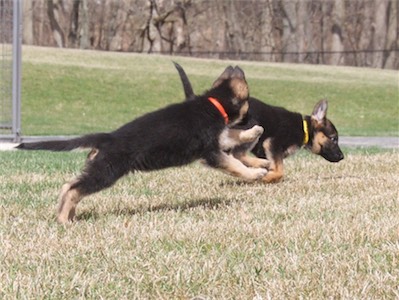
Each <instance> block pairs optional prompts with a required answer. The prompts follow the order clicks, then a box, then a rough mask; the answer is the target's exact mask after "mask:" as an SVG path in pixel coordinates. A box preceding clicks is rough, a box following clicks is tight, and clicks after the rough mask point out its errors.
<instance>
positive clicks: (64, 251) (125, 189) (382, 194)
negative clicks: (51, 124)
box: [0, 148, 399, 299]
mask: <svg viewBox="0 0 399 300" xmlns="http://www.w3.org/2000/svg"><path fill="white" fill-rule="evenodd" d="M344 152H345V154H346V158H345V160H343V161H341V162H340V163H337V164H332V163H328V162H327V161H325V160H323V159H322V158H320V157H316V156H314V155H312V154H310V153H308V152H306V151H301V152H299V153H298V155H295V156H292V157H290V158H288V159H286V162H285V172H286V178H285V181H284V182H281V183H279V184H272V185H264V184H261V183H253V184H248V183H243V182H240V181H239V180H238V179H235V178H232V177H229V176H227V175H224V174H223V173H221V172H218V171H216V170H213V169H209V168H207V167H205V166H203V165H201V164H200V163H194V164H192V165H189V166H186V167H182V168H171V169H166V170H162V171H157V172H149V173H146V172H138V173H136V174H132V175H129V176H127V177H125V178H123V179H122V180H120V181H118V182H117V184H116V185H115V186H114V187H112V188H111V189H108V190H104V191H102V192H100V193H98V194H95V195H92V196H90V197H87V198H85V199H84V200H83V201H82V203H81V204H80V206H79V207H78V211H77V216H78V221H77V222H76V223H75V224H73V225H72V226H68V227H63V226H60V225H57V224H56V222H55V210H56V206H57V195H58V192H59V190H60V188H61V186H62V184H63V183H65V182H66V181H69V180H71V179H72V178H73V177H74V176H76V175H77V174H79V171H80V169H81V167H82V165H83V162H84V159H85V153H84V152H71V153H49V152H22V151H21V152H17V151H13V152H0V161H1V165H0V167H1V172H0V190H1V193H0V204H1V205H0V243H1V250H0V261H1V267H0V277H1V288H0V298H1V299H77V298H89V299H99V298H104V299H191V298H193V297H195V296H203V297H204V298H205V299H254V298H255V297H258V298H257V299H260V298H262V299H268V298H272V299H282V298H283V299H298V298H306V299H310V298H311V299H325V298H350V299H363V298H373V299H394V298H396V297H397V296H398V289H397V288H398V282H399V265H398V262H399V259H398V247H399V244H398V243H399V242H398V228H399V221H398V198H397V197H398V194H397V191H398V189H397V186H398V176H399V174H398V170H399V160H398V155H399V153H398V152H397V151H392V150H377V149H372V150H369V149H356V150H353V149H349V148H348V149H344Z"/></svg>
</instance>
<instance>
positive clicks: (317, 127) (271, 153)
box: [175, 63, 344, 181]
mask: <svg viewBox="0 0 399 300" xmlns="http://www.w3.org/2000/svg"><path fill="white" fill-rule="evenodd" d="M175 67H176V68H177V70H178V72H179V75H180V79H181V81H182V84H183V89H184V91H185V94H186V98H187V99H188V100H193V99H195V95H194V93H193V89H192V86H191V83H190V81H189V79H188V77H187V75H186V73H185V72H184V70H183V68H182V67H181V66H180V65H178V64H177V63H175ZM248 103H249V110H248V114H247V116H246V118H245V119H244V120H243V121H242V122H241V123H240V124H237V125H236V126H233V127H232V128H233V129H247V128H249V127H252V126H253V125H254V124H257V125H260V126H262V127H263V128H264V132H263V134H262V135H261V136H260V138H259V141H258V143H257V144H256V145H255V146H253V148H252V149H249V148H245V147H246V146H248V145H250V144H247V145H239V146H237V147H236V148H235V149H233V150H232V152H233V154H235V155H236V156H237V157H242V156H244V154H245V152H246V151H249V150H251V151H252V153H253V154H254V155H255V156H257V157H259V158H266V159H269V160H270V161H271V171H274V168H276V164H279V165H280V166H281V172H282V160H283V158H285V157H286V156H288V155H289V154H291V151H293V150H295V149H298V148H300V147H302V146H304V147H305V148H307V149H309V150H311V151H312V152H313V153H315V154H318V155H321V156H322V157H324V158H325V159H326V160H328V161H330V162H338V161H340V160H342V159H343V158H344V156H343V153H342V151H341V149H340V148H339V146H338V132H337V130H336V128H335V126H334V125H333V124H332V122H331V121H330V120H328V119H327V118H326V117H325V114H326V111H327V101H325V100H322V101H320V102H319V103H318V104H317V105H316V106H315V110H314V112H313V113H312V115H306V116H302V115H301V114H299V113H296V112H291V111H288V110H286V109H285V108H282V107H277V106H272V105H268V104H266V103H264V102H262V101H260V100H258V99H256V98H253V97H249V99H248ZM320 116H321V117H320ZM303 120H306V122H307V124H308V129H309V141H308V142H307V143H306V144H305V145H304V143H303V141H304V136H305V133H304V128H303ZM317 133H323V134H324V135H325V136H326V139H323V142H322V144H321V145H318V143H320V141H316V139H315V137H316V136H317ZM265 141H268V143H267V145H265ZM319 146H320V147H319ZM279 172H280V171H279ZM269 175H271V174H269ZM281 176H282V173H281ZM279 179H280V178H278V179H275V178H272V176H270V177H269V178H268V175H267V176H266V178H265V181H278V180H279Z"/></svg>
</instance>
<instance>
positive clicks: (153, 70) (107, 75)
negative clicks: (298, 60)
mask: <svg viewBox="0 0 399 300" xmlns="http://www.w3.org/2000/svg"><path fill="white" fill-rule="evenodd" d="M172 60H176V61H177V62H179V63H180V64H181V65H182V66H183V67H184V68H185V69H186V71H187V74H188V75H189V77H190V79H191V81H192V83H193V86H194V88H195V91H196V92H197V93H201V92H202V91H204V90H206V89H208V88H210V86H211V84H212V82H213V81H214V80H215V79H216V78H217V76H218V75H219V74H220V73H221V72H222V71H223V70H224V68H225V67H226V66H227V65H229V64H234V65H235V64H239V65H240V66H241V67H242V68H243V69H244V71H245V72H246V77H247V80H248V83H249V87H250V92H251V95H252V96H254V97H257V98H260V99H261V100H263V101H266V102H268V103H270V104H275V105H279V106H284V107H286V108H288V109H290V110H293V111H298V112H300V113H302V114H310V113H311V112H312V109H313V106H314V105H315V103H316V102H317V101H318V100H319V99H321V98H327V99H328V100H329V102H330V107H329V113H328V115H329V117H330V119H331V120H332V121H333V122H334V124H335V125H336V126H337V128H338V130H339V132H340V134H341V135H352V136H353V135H358V136H373V135H374V136H399V118H398V116H399V90H398V80H399V73H398V71H394V70H377V69H366V68H349V67H331V66H320V65H318V66H315V65H290V64H270V63H261V62H242V61H240V62H234V61H233V62H232V61H218V60H200V59H192V58H181V57H168V56H157V55H141V54H127V53H110V52H95V51H78V50H66V49H65V50H62V49H54V48H38V47H24V49H23V78H22V87H23V90H22V133H23V135H48V134H50V135H68V134H82V133H87V132H95V131H110V130H113V129H116V128H117V127H119V126H120V125H122V124H124V123H126V122H128V121H130V120H132V119H133V118H135V117H137V116H139V115H141V114H143V113H145V112H148V111H152V110H154V109H157V108H160V107H163V106H165V105H168V104H171V103H175V102H179V101H182V99H183V90H182V87H181V83H180V79H179V77H178V75H177V72H176V70H175V68H174V66H173V64H172Z"/></svg>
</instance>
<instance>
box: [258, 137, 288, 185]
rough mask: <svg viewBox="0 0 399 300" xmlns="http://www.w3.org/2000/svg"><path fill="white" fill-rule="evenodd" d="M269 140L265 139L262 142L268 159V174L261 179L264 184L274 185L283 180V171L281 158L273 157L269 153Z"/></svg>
mask: <svg viewBox="0 0 399 300" xmlns="http://www.w3.org/2000/svg"><path fill="white" fill-rule="evenodd" d="M270 147H271V140H270V139H266V140H265V141H264V142H263V149H264V150H265V153H266V157H268V158H270V165H269V168H268V170H269V172H268V173H267V174H266V176H264V177H263V178H262V180H263V181H264V182H266V183H274V182H279V181H280V180H281V178H283V174H284V170H283V157H274V159H272V157H273V155H272V153H271V151H270Z"/></svg>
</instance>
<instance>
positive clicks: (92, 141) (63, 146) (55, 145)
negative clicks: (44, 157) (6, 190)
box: [15, 133, 112, 151]
mask: <svg viewBox="0 0 399 300" xmlns="http://www.w3.org/2000/svg"><path fill="white" fill-rule="evenodd" d="M111 141H112V137H111V135H110V134H108V133H94V134H88V135H84V136H81V137H78V138H73V139H69V140H59V141H56V140H52V141H43V142H32V143H21V144H19V145H18V146H17V147H15V148H17V149H21V150H50V151H71V150H73V149H77V148H101V146H102V145H104V144H105V143H109V142H111Z"/></svg>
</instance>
